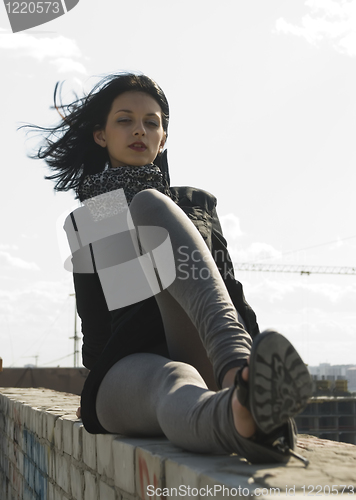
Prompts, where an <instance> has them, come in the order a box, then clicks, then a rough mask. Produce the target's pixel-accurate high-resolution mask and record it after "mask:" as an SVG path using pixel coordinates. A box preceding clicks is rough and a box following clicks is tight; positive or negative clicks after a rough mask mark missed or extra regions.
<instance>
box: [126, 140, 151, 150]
mask: <svg viewBox="0 0 356 500" xmlns="http://www.w3.org/2000/svg"><path fill="white" fill-rule="evenodd" d="M129 148H130V149H133V150H134V151H138V152H142V151H146V149H147V146H145V145H144V144H143V143H139V142H135V143H133V144H130V146H129Z"/></svg>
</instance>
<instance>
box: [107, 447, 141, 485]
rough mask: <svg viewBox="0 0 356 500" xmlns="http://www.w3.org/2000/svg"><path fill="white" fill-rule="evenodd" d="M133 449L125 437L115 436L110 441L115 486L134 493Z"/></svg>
mask: <svg viewBox="0 0 356 500" xmlns="http://www.w3.org/2000/svg"><path fill="white" fill-rule="evenodd" d="M135 449H136V445H135V444H132V443H131V442H130V441H129V440H127V439H125V438H116V439H114V441H113V442H112V451H113V462H114V482H115V486H117V487H118V488H120V489H122V490H124V491H127V492H128V493H132V494H134V493H135V491H136V488H135Z"/></svg>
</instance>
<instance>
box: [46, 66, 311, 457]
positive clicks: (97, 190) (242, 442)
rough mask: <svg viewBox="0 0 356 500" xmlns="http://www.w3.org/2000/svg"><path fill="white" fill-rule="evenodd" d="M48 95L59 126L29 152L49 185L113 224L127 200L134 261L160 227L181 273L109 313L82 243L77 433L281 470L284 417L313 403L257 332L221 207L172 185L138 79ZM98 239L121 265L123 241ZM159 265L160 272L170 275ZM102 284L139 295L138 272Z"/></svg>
mask: <svg viewBox="0 0 356 500" xmlns="http://www.w3.org/2000/svg"><path fill="white" fill-rule="evenodd" d="M56 94H57V88H56V92H55V107H56V108H57V110H58V111H59V112H60V114H61V116H62V121H61V123H60V124H59V125H58V126H57V127H55V128H53V129H46V131H47V132H48V135H47V139H46V141H47V142H46V146H45V148H43V149H40V150H39V152H38V155H37V157H38V158H44V159H45V160H46V162H47V164H48V165H49V166H50V167H51V169H52V170H53V171H54V173H53V175H51V176H49V177H46V178H47V179H52V180H55V181H56V185H55V189H56V190H57V191H66V190H69V189H73V190H75V191H76V193H77V197H78V198H79V199H80V201H81V202H83V203H84V204H85V203H87V206H89V207H90V206H91V207H93V206H94V207H95V210H94V212H95V215H96V216H97V219H96V220H99V219H100V220H103V219H105V218H106V219H108V218H110V217H111V216H112V215H113V214H112V213H110V210H112V199H111V201H109V199H110V195H108V193H110V194H113V193H118V192H122V191H120V190H122V189H123V191H124V193H125V197H126V201H127V204H128V206H129V214H130V217H131V219H132V222H133V224H134V226H135V227H136V228H137V231H138V232H139V246H140V251H141V254H142V255H144V253H145V252H146V251H147V252H148V249H150V248H151V249H152V246H154V242H153V240H152V237H151V236H152V235H151V231H150V230H148V231H142V230H141V229H142V228H145V227H146V228H153V227H158V228H163V229H164V230H166V232H167V234H168V235H169V240H170V244H171V251H172V253H173V256H174V263H175V272H176V277H175V279H174V280H173V281H172V282H171V283H170V284H169V286H166V287H163V286H162V283H161V286H160V290H159V293H155V294H154V295H153V294H152V296H151V297H148V298H145V299H144V300H139V301H136V302H135V303H129V304H126V305H125V306H123V307H116V308H115V309H113V308H112V306H110V305H108V300H107V295H105V294H104V291H103V287H102V281H101V277H100V276H99V274H100V273H99V271H98V269H97V266H98V261H99V260H100V259H99V257H100V256H98V250H97V249H96V252H94V250H93V249H94V244H93V245H92V244H91V243H89V244H88V245H86V246H85V245H84V247H85V248H86V253H85V252H84V254H83V253H82V259H84V260H85V259H86V258H87V259H88V260H89V261H90V262H91V264H90V265H91V266H92V270H91V271H88V270H86V271H85V272H83V270H82V271H80V270H79V271H78V269H79V268H80V265H79V267H78V265H77V267H76V266H74V273H73V276H74V285H75V291H76V300H77V309H78V314H79V316H80V317H81V321H82V333H83V348H82V353H83V364H84V365H85V366H86V367H87V368H89V369H90V373H89V376H88V378H87V380H86V383H85V387H84V390H83V393H82V399H81V417H82V419H83V423H84V426H85V428H86V429H87V430H88V431H89V432H91V433H118V434H124V435H130V436H138V435H140V436H158V435H165V436H167V438H168V439H169V440H170V441H171V442H172V443H174V444H176V445H177V446H180V447H182V448H184V449H186V450H190V451H193V452H199V453H215V454H229V453H233V452H234V453H237V454H240V455H241V456H244V457H245V458H247V459H248V460H250V461H251V462H254V463H264V462H273V461H275V462H282V461H287V460H288V459H289V457H290V456H291V454H294V455H295V453H293V449H294V447H295V435H296V434H295V424H294V420H293V416H294V415H295V414H296V413H298V412H299V411H301V410H302V409H303V408H304V407H305V405H306V403H307V399H308V397H309V396H310V393H311V390H310V377H309V374H308V371H307V369H306V367H305V365H304V363H303V361H302V360H301V358H300V357H299V355H298V353H297V352H296V351H295V349H294V348H293V346H292V345H291V344H290V343H289V342H288V341H287V339H285V338H284V337H283V336H282V335H280V334H278V333H277V332H274V331H267V332H264V333H262V334H260V333H259V329H258V325H257V323H256V317H255V314H254V312H253V311H252V309H251V308H250V306H249V305H248V304H247V302H246V300H245V298H244V294H243V290H242V286H241V284H240V283H239V282H238V281H236V280H235V278H234V272H233V265H232V263H231V259H230V257H229V254H228V251H227V247H226V240H225V239H224V237H223V235H222V230H221V226H220V223H219V220H218V217H217V213H216V198H215V197H214V196H213V195H211V194H210V193H208V192H206V191H203V190H200V189H196V188H193V187H171V186H170V181H169V173H168V164H167V155H166V150H164V147H165V143H166V141H167V136H168V121H169V107H168V102H167V100H166V97H165V95H164V93H163V91H162V89H161V88H160V87H159V86H158V85H157V84H156V83H155V82H154V81H153V80H151V79H150V78H149V77H147V76H145V75H135V74H129V73H123V74H118V75H112V76H110V77H107V78H106V79H104V80H103V81H102V82H100V83H99V84H98V85H97V86H96V87H95V88H94V89H93V90H92V91H91V92H90V94H89V95H88V96H86V97H84V98H83V99H79V100H77V101H75V102H74V103H72V104H71V105H69V106H62V105H61V106H60V107H58V106H57V104H56ZM42 130H43V129H42ZM93 203H94V205H93ZM110 203H111V205H110ZM90 204H91V205H90ZM91 213H93V212H91ZM72 215H73V216H72V223H73V228H74V232H76V231H78V227H77V226H76V221H75V217H76V215H75V213H74V214H72ZM98 217H99V219H98ZM109 222H110V221H109ZM73 228H72V229H73ZM76 234H77V235H78V234H79V233H78V232H77V233H76ZM78 241H79V239H78ZM107 241H108V245H109V246H110V249H111V250H110V251H111V252H112V255H114V256H115V255H117V256H118V259H119V258H120V251H121V250H120V244H119V242H120V240H119V239H116V240H115V237H113V238H111V239H110V241H109V240H107ZM84 247H83V248H84ZM83 255H84V257H83ZM74 260H75V259H74V256H73V261H74ZM76 260H77V261H78V258H77V259H76ZM79 260H80V259H79ZM158 260H160V262H157V268H159V266H160V265H161V266H162V265H164V264H165V261H164V257H163V258H162V257H161V258H158ZM109 274H110V271H109ZM99 278H100V279H99ZM111 279H112V281H113V283H111V286H112V288H116V287H117V288H119V287H121V289H124V290H126V288H125V287H127V288H128V289H130V290H133V291H135V289H136V291H138V288H139V285H138V284H137V283H136V281H135V280H136V277H135V274H134V273H132V274H129V275H127V276H126V282H125V283H122V282H119V280H118V282H116V281H115V278H111ZM135 287H136V288H135Z"/></svg>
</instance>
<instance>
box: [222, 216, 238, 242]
mask: <svg viewBox="0 0 356 500" xmlns="http://www.w3.org/2000/svg"><path fill="white" fill-rule="evenodd" d="M220 223H221V227H222V230H223V233H224V236H225V238H226V239H227V240H228V241H230V240H236V239H238V238H239V237H240V236H242V235H243V232H242V230H241V227H240V219H239V218H238V217H236V215H235V214H232V213H230V214H226V215H222V216H221V217H220Z"/></svg>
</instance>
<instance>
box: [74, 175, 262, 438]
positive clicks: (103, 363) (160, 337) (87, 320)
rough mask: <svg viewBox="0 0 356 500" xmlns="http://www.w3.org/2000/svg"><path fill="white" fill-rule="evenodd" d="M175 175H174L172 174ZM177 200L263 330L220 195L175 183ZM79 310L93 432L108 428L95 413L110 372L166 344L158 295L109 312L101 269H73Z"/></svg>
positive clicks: (252, 326)
mask: <svg viewBox="0 0 356 500" xmlns="http://www.w3.org/2000/svg"><path fill="white" fill-rule="evenodd" d="M168 179H169V178H168ZM170 191H171V195H172V199H173V201H175V203H177V205H178V206H179V207H180V208H181V209H182V210H183V211H184V212H185V213H186V215H187V216H188V217H189V219H190V220H191V221H192V222H193V224H194V225H195V227H196V228H197V229H198V231H199V232H200V234H201V235H202V237H203V238H204V240H205V242H206V244H207V246H208V247H209V249H210V251H211V253H212V255H213V258H214V260H215V262H216V264H217V267H218V268H219V271H220V273H221V275H222V277H223V280H224V282H225V285H226V287H227V290H228V292H229V295H230V297H231V300H232V302H233V304H234V306H235V308H236V309H237V311H238V312H239V313H240V315H241V317H242V319H243V321H244V323H245V325H246V329H247V331H248V332H249V333H250V335H251V337H252V338H254V337H255V336H256V335H257V334H258V333H259V329H258V325H257V322H256V316H255V313H254V312H253V310H252V309H251V307H250V306H249V305H248V303H247V302H246V300H245V297H244V293H243V289H242V285H241V283H239V282H238V281H236V280H235V277H234V271H233V264H232V262H231V258H230V256H229V253H228V250H227V243H226V240H225V238H224V237H223V235H222V230H221V226H220V222H219V219H218V216H217V213H216V198H215V197H214V196H213V195H212V194H210V193H208V192H207V191H203V190H201V189H196V188H193V187H187V186H185V187H170ZM73 277H74V286H75V292H76V301H77V310H78V314H79V316H80V318H81V321H82V333H83V347H82V355H83V364H84V366H86V367H87V368H89V369H90V370H91V371H90V373H89V375H88V378H87V380H86V382H85V386H84V389H83V392H82V401H81V406H82V418H83V423H84V426H85V428H86V430H87V431H88V432H91V433H105V432H106V431H105V429H103V427H102V426H101V425H100V423H99V421H98V419H97V417H96V412H95V401H96V394H97V391H98V389H99V386H100V383H101V381H102V379H103V377H104V376H105V374H106V373H107V371H108V370H109V369H110V368H111V367H112V366H113V365H114V364H115V363H116V362H117V361H119V360H120V359H122V358H123V357H125V356H128V355H129V354H133V353H136V352H147V351H150V350H151V349H154V348H155V347H156V346H160V345H163V344H165V335H164V328H163V323H162V319H161V315H160V311H159V308H158V305H157V302H156V300H155V298H154V297H151V298H149V299H146V300H143V301H141V302H138V303H136V304H132V305H130V306H127V307H123V308H121V309H116V310H114V311H109V310H108V307H107V305H106V302H105V298H104V294H103V291H102V288H101V285H100V281H99V277H98V275H97V274H77V273H74V274H73Z"/></svg>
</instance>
